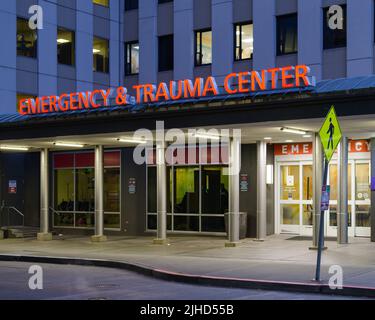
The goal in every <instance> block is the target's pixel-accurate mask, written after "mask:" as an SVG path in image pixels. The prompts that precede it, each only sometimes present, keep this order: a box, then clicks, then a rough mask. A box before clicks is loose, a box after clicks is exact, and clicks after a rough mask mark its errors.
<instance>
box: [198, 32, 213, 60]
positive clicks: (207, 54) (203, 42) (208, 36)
mask: <svg viewBox="0 0 375 320" xmlns="http://www.w3.org/2000/svg"><path fill="white" fill-rule="evenodd" d="M211 63H212V31H211V30H198V31H196V32H195V65H196V66H202V65H208V64H211Z"/></svg>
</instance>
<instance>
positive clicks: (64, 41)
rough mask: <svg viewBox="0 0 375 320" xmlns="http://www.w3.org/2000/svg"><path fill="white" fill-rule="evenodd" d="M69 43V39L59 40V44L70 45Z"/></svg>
mask: <svg viewBox="0 0 375 320" xmlns="http://www.w3.org/2000/svg"><path fill="white" fill-rule="evenodd" d="M68 42H70V40H68V39H62V38H61V39H57V43H61V44H64V43H68Z"/></svg>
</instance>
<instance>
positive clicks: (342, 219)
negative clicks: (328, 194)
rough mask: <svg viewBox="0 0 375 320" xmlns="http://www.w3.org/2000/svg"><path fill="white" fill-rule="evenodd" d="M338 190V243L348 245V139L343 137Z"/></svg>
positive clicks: (339, 152) (340, 147) (340, 148)
mask: <svg viewBox="0 0 375 320" xmlns="http://www.w3.org/2000/svg"><path fill="white" fill-rule="evenodd" d="M338 155H339V161H338V162H337V163H338V173H339V174H338V184H337V186H338V189H337V191H338V192H337V201H338V202H337V243H339V244H347V243H348V138H347V137H342V139H341V142H340V145H339V150H338Z"/></svg>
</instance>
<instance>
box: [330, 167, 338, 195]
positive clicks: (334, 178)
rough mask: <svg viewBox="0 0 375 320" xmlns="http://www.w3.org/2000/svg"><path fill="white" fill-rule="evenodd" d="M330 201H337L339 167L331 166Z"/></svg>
mask: <svg viewBox="0 0 375 320" xmlns="http://www.w3.org/2000/svg"><path fill="white" fill-rule="evenodd" d="M329 185H330V187H331V190H330V200H337V165H336V164H331V165H330V166H329Z"/></svg>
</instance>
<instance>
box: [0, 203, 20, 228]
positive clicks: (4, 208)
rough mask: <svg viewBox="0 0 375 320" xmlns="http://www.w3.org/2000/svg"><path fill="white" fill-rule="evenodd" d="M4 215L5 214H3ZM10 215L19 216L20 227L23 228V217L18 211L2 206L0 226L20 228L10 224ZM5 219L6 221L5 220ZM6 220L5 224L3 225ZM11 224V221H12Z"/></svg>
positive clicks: (0, 208)
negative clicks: (20, 220)
mask: <svg viewBox="0 0 375 320" xmlns="http://www.w3.org/2000/svg"><path fill="white" fill-rule="evenodd" d="M5 213H6V214H5ZM11 215H16V216H20V217H21V218H22V225H21V226H22V227H23V226H25V215H24V214H23V213H22V212H21V211H20V210H18V209H17V208H16V207H12V206H5V205H4V204H3V205H2V206H1V207H0V218H1V220H0V225H1V226H2V227H10V226H20V225H19V224H17V223H11ZM5 217H6V219H5ZM5 220H6V223H5ZM12 222H13V221H12Z"/></svg>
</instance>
